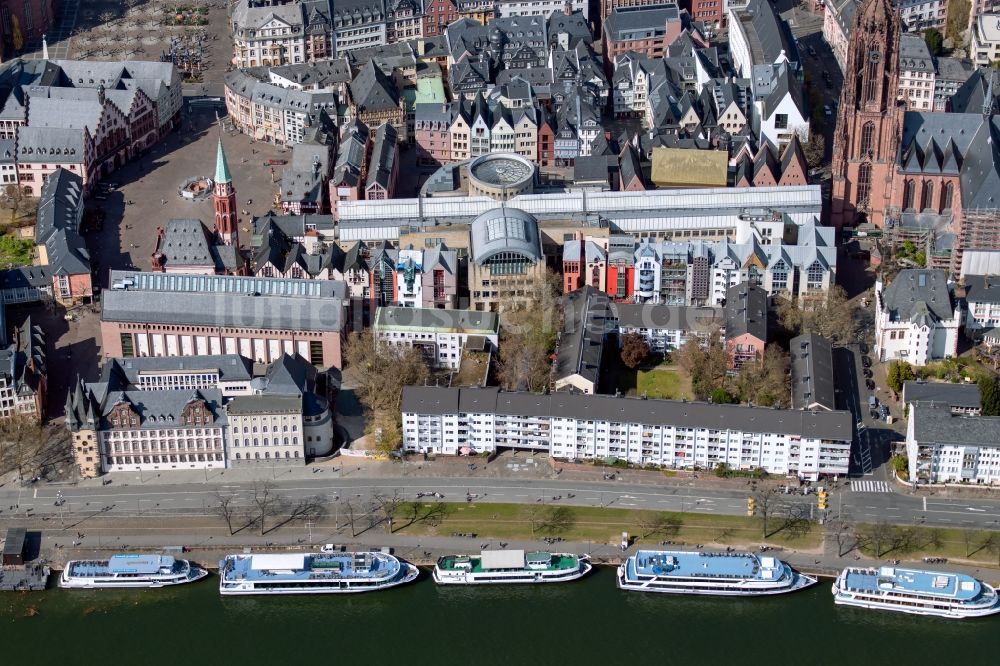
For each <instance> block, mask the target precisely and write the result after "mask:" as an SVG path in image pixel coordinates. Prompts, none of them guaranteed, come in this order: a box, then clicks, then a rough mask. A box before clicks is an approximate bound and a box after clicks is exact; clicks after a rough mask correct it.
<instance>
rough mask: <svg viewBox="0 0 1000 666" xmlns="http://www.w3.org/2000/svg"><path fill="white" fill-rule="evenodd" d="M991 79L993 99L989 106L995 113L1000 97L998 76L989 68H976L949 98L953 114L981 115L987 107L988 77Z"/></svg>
mask: <svg viewBox="0 0 1000 666" xmlns="http://www.w3.org/2000/svg"><path fill="white" fill-rule="evenodd" d="M991 75H992V77H993V99H992V100H991V101H989V106H990V108H991V109H993V112H994V113H995V112H996V111H997V97H998V96H1000V74H998V73H997V72H996V70H993V69H990V68H978V69H976V70H975V71H973V72H971V73H970V74H969V76H968V78H967V79H966V81H965V83H963V84H962V85H961V86H960V87H959V89H958V91H957V92H955V94H954V95H952V96H951V110H952V112H953V113H975V114H978V115H982V113H983V109H984V108H985V107H986V106H987V95H988V93H989V88H990V76H991Z"/></svg>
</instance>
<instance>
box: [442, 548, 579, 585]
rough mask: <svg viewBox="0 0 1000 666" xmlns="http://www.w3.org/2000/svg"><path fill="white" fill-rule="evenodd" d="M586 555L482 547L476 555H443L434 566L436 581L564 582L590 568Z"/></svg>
mask: <svg viewBox="0 0 1000 666" xmlns="http://www.w3.org/2000/svg"><path fill="white" fill-rule="evenodd" d="M592 568H593V567H592V565H591V564H590V557H589V556H587V555H571V554H568V553H546V552H531V553H525V552H524V551H523V550H484V551H481V552H480V553H479V555H446V556H444V557H442V558H440V559H438V561H437V564H436V565H435V566H434V582H435V583H437V584H439V585H495V584H510V583H564V582H566V581H571V580H576V579H578V578H581V577H583V576H585V575H587V573H588V572H589V571H590V570H591V569H592Z"/></svg>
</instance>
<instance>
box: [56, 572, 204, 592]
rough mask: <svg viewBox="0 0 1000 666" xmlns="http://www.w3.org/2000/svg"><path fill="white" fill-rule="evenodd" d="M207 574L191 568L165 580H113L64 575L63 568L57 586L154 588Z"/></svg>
mask: <svg viewBox="0 0 1000 666" xmlns="http://www.w3.org/2000/svg"><path fill="white" fill-rule="evenodd" d="M207 575H208V571H207V570H205V569H197V568H193V567H192V569H191V573H190V574H189V575H186V576H183V577H176V578H169V579H165V580H115V579H114V578H80V577H72V578H68V577H67V576H66V571H65V570H64V571H63V572H62V573H61V574H60V575H59V587H61V588H64V589H67V590H114V589H122V590H126V589H130V590H141V589H156V588H160V587H173V586H174V585H183V584H185V583H193V582H195V581H199V580H201V579H202V578H204V577H205V576H207Z"/></svg>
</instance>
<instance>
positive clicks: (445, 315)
mask: <svg viewBox="0 0 1000 666" xmlns="http://www.w3.org/2000/svg"><path fill="white" fill-rule="evenodd" d="M374 329H375V338H376V339H377V340H378V341H379V343H380V344H386V345H394V346H397V347H417V348H418V349H421V350H422V351H423V352H424V356H425V358H427V360H428V361H429V362H430V363H431V365H432V366H434V367H436V368H447V369H449V370H458V368H459V366H461V364H462V352H463V351H464V350H465V349H466V348H469V349H471V350H476V351H487V350H491V351H495V350H496V349H497V348H498V345H499V340H500V317H499V315H497V313H495V312H482V311H479V310H441V309H437V308H408V307H380V308H379V309H378V311H377V312H376V313H375V327H374Z"/></svg>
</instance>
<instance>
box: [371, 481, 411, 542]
mask: <svg viewBox="0 0 1000 666" xmlns="http://www.w3.org/2000/svg"><path fill="white" fill-rule="evenodd" d="M372 501H373V503H374V505H375V510H374V511H373V512H372V513H373V514H374V515H375V516H377V517H378V519H379V522H385V523H387V524H388V527H389V533H390V534H392V532H393V531H394V530H393V521H395V519H396V513H397V512H398V511H399V509H400V508H401V507H402V506H403V503H404V500H403V496H402V495H401V494H400V492H399V489H398V488H397V489H396V490H394V491H393V492H392V495H383V494H381V493H376V494H375V495H374V496H373V497H372Z"/></svg>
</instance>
